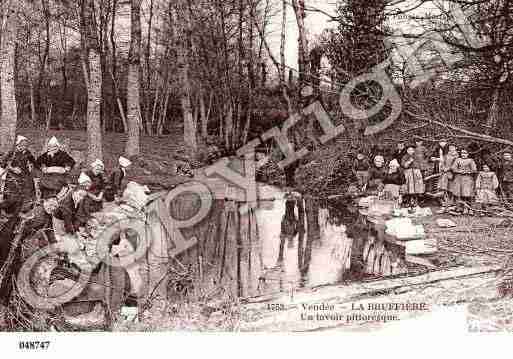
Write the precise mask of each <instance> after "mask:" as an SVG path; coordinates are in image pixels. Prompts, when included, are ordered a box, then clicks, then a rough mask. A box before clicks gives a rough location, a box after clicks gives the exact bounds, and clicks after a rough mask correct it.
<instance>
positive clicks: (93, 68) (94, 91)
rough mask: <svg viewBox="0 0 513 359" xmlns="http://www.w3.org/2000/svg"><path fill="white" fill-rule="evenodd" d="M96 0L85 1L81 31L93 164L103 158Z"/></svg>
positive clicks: (83, 3)
mask: <svg viewBox="0 0 513 359" xmlns="http://www.w3.org/2000/svg"><path fill="white" fill-rule="evenodd" d="M94 23H95V21H94V0H84V1H83V2H82V7H81V29H82V31H83V37H82V39H83V41H85V43H84V45H85V51H86V53H87V65H88V69H87V66H85V67H86V68H85V69H84V70H85V73H84V78H85V79H86V86H87V159H88V160H89V161H90V162H92V161H94V160H95V159H97V158H98V159H102V158H103V151H102V126H101V101H102V64H101V57H100V43H99V39H98V36H97V31H96V28H95V26H94Z"/></svg>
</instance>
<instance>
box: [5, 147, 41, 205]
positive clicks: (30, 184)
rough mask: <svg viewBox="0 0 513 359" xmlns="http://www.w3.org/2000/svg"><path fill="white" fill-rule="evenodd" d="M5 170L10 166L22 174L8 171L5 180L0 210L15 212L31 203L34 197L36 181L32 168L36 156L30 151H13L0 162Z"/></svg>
mask: <svg viewBox="0 0 513 359" xmlns="http://www.w3.org/2000/svg"><path fill="white" fill-rule="evenodd" d="M0 165H1V166H2V167H4V168H6V167H8V166H10V167H13V168H16V167H17V168H19V169H20V170H21V173H20V174H17V173H14V172H13V171H10V170H9V171H8V172H7V175H6V179H5V187H4V200H3V201H2V203H1V204H0V208H2V209H6V210H8V212H14V211H16V210H18V209H21V207H23V205H24V204H28V203H31V199H32V197H33V195H34V181H33V177H32V173H31V170H32V167H33V166H34V165H35V159H34V156H32V153H30V151H28V150H24V151H11V152H9V153H8V154H7V155H6V156H4V157H3V158H2V160H1V162H0Z"/></svg>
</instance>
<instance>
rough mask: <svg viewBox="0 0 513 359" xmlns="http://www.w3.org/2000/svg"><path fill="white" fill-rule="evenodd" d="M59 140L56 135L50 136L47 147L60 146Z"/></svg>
mask: <svg viewBox="0 0 513 359" xmlns="http://www.w3.org/2000/svg"><path fill="white" fill-rule="evenodd" d="M60 145H61V144H60V142H59V140H58V139H57V137H55V136H53V137H52V138H50V140H49V141H48V147H51V146H57V147H58V146H60Z"/></svg>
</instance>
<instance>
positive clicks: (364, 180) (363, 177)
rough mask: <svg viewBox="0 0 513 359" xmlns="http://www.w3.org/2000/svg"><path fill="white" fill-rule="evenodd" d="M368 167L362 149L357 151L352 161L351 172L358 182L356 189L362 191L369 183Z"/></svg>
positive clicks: (367, 160)
mask: <svg viewBox="0 0 513 359" xmlns="http://www.w3.org/2000/svg"><path fill="white" fill-rule="evenodd" d="M369 169H370V162H369V159H368V158H367V156H365V155H364V154H363V151H361V150H360V151H358V153H357V154H356V158H355V160H354V162H353V174H354V176H355V177H356V181H357V182H358V189H359V190H360V191H362V192H364V191H365V190H366V188H367V184H368V183H369Z"/></svg>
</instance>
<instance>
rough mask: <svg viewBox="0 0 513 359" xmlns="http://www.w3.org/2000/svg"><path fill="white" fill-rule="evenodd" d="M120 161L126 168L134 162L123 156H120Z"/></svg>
mask: <svg viewBox="0 0 513 359" xmlns="http://www.w3.org/2000/svg"><path fill="white" fill-rule="evenodd" d="M118 163H119V165H120V166H121V167H125V168H126V167H128V166H130V165H131V164H132V162H131V161H130V160H129V159H128V158H125V157H123V156H120V157H119V160H118Z"/></svg>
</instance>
